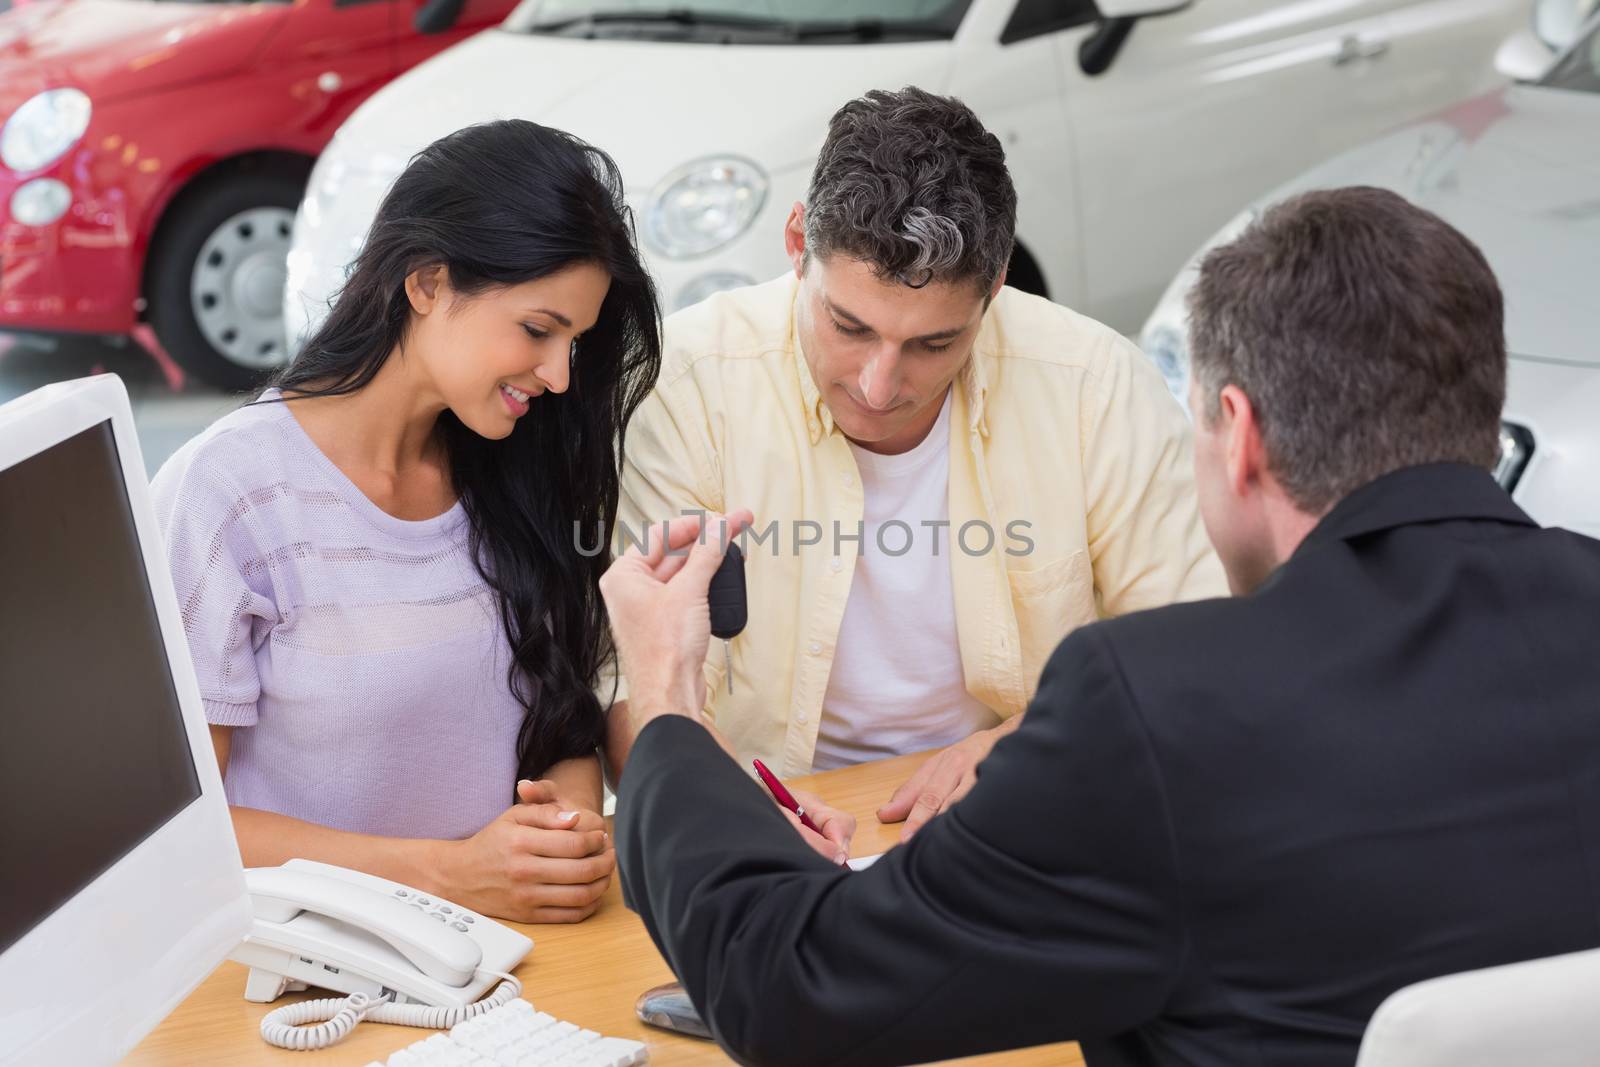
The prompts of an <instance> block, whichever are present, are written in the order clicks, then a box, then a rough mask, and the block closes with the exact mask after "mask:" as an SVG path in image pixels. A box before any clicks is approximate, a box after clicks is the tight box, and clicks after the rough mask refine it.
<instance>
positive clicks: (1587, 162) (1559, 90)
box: [1141, 0, 1600, 537]
mask: <svg viewBox="0 0 1600 1067" xmlns="http://www.w3.org/2000/svg"><path fill="white" fill-rule="evenodd" d="M1574 2H1576V3H1578V4H1580V5H1590V6H1593V3H1594V0H1542V4H1545V3H1547V4H1566V5H1569V6H1570V5H1572V4H1573V3H1574ZM1530 54H1531V55H1533V56H1537V54H1538V53H1537V49H1536V48H1535V49H1533V50H1532V51H1529V50H1528V49H1526V48H1524V49H1522V50H1521V55H1520V57H1519V56H1517V55H1513V56H1512V57H1511V58H1513V59H1515V58H1526V57H1527V56H1528V55H1530ZM1545 56H1546V58H1547V59H1548V52H1546V53H1545ZM1345 185H1375V186H1380V187H1382V188H1386V189H1392V190H1394V191H1395V192H1397V193H1399V194H1401V195H1402V196H1405V197H1406V198H1408V199H1409V200H1411V202H1413V203H1415V204H1418V205H1420V206H1422V207H1424V208H1427V209H1428V210H1429V211H1433V212H1435V213H1437V214H1438V215H1440V216H1441V217H1443V218H1444V219H1445V220H1446V221H1448V222H1449V223H1451V224H1452V225H1453V226H1455V227H1456V228H1457V229H1459V230H1461V231H1462V232H1463V233H1465V234H1466V235H1467V236H1468V237H1469V238H1471V239H1472V240H1473V241H1474V242H1476V243H1477V245H1478V246H1479V247H1480V248H1481V249H1483V253H1484V255H1485V256H1487V257H1488V260H1489V265H1490V266H1491V267H1492V268H1493V269H1494V272H1495V274H1496V276H1497V277H1498V278H1499V279H1500V285H1501V288H1502V290H1503V291H1504V293H1505V297H1506V342H1507V347H1508V349H1509V351H1510V354H1511V359H1510V365H1509V371H1508V375H1507V383H1506V389H1507V391H1506V407H1505V416H1504V419H1503V422H1502V432H1501V462H1500V465H1499V467H1498V469H1497V470H1496V472H1495V474H1496V477H1498V478H1499V479H1500V484H1501V485H1503V486H1505V487H1506V488H1507V489H1508V490H1510V491H1511V492H1512V494H1513V496H1514V497H1515V499H1516V500H1517V502H1518V503H1519V504H1521V505H1522V507H1523V508H1524V509H1526V510H1527V512H1528V513H1529V514H1530V515H1532V516H1533V517H1534V518H1535V519H1536V520H1538V521H1539V522H1541V523H1543V524H1544V525H1547V526H1563V527H1565V528H1567V529H1570V530H1575V531H1577V532H1579V533H1584V534H1587V535H1589V536H1591V537H1600V16H1597V17H1596V18H1595V19H1594V20H1593V21H1591V22H1590V24H1589V26H1588V28H1587V31H1586V32H1585V33H1584V35H1583V36H1582V37H1581V38H1580V39H1579V40H1578V41H1577V43H1576V44H1575V45H1573V46H1572V47H1571V48H1570V49H1569V50H1568V51H1567V52H1566V54H1565V55H1564V56H1562V57H1561V58H1560V59H1559V60H1558V61H1557V62H1556V64H1555V66H1554V67H1553V68H1551V69H1550V71H1549V72H1548V73H1547V74H1544V75H1543V76H1542V77H1541V78H1539V79H1538V80H1537V81H1535V82H1533V83H1531V84H1525V85H1516V86H1513V87H1512V88H1509V89H1506V90H1504V91H1501V92H1494V93H1490V94H1487V95H1484V96H1479V97H1476V98H1474V99H1470V100H1468V101H1466V102H1465V103H1462V104H1460V105H1459V106H1457V107H1454V108H1452V109H1450V110H1448V111H1446V112H1444V113H1443V114H1441V115H1439V116H1437V117H1436V118H1432V119H1429V120H1427V121H1424V122H1419V123H1417V124H1416V125H1414V126H1411V127H1408V128H1406V129H1403V130H1400V131H1397V132H1395V133H1393V134H1391V135H1390V136H1387V137H1383V138H1380V139H1379V140H1376V141H1373V142H1372V143H1370V144H1368V145H1365V146H1363V147H1361V148H1359V149H1356V150H1355V151H1352V152H1349V153H1346V154H1345V155H1342V156H1339V157H1338V158H1336V159H1333V160H1331V161H1329V162H1327V163H1325V164H1324V165H1322V166H1319V167H1317V168H1316V169H1314V170H1311V171H1309V172H1308V173H1306V174H1304V175H1302V176H1301V177H1299V178H1297V179H1295V180H1294V181H1292V182H1290V183H1288V184H1286V185H1284V186H1283V187H1282V188H1280V189H1278V190H1276V191H1275V192H1273V193H1272V194H1271V195H1269V196H1268V197H1265V198H1263V199H1262V201H1261V202H1260V203H1259V204H1257V205H1256V206H1254V207H1252V208H1249V209H1247V210H1246V211H1245V212H1244V213H1242V214H1241V215H1239V216H1238V217H1237V218H1236V219H1234V220H1233V221H1232V222H1230V223H1229V224H1228V225H1227V226H1225V227H1223V229H1222V230H1221V231H1220V232H1218V233H1217V234H1216V235H1215V236H1214V237H1213V238H1212V239H1211V240H1210V241H1208V242H1206V244H1205V245H1204V246H1203V247H1202V248H1201V250H1200V252H1198V253H1196V255H1195V257H1194V258H1193V259H1192V260H1191V261H1190V263H1189V265H1188V266H1186V267H1185V268H1184V269H1183V270H1182V271H1181V272H1180V273H1179V274H1178V276H1177V278H1175V279H1174V280H1173V282H1172V285H1171V286H1170V287H1169V288H1168V290H1167V292H1166V294H1165V295H1164V296H1163V297H1162V299H1161V302H1160V304H1159V305H1158V306H1157V308H1156V310H1155V312H1154V313H1153V314H1152V315H1151V316H1150V319H1149V321H1148V322H1147V323H1146V324H1145V327H1144V332H1143V335H1142V337H1141V342H1142V345H1143V347H1144V349H1145V352H1146V353H1147V354H1148V355H1149V356H1150V357H1151V358H1152V359H1153V360H1154V361H1155V362H1156V365H1157V366H1158V367H1160V368H1161V371H1162V373H1163V375H1165V376H1166V378H1167V383H1168V385H1169V386H1170V387H1171V388H1172V390H1173V393H1174V394H1175V395H1177V396H1179V397H1180V398H1183V397H1185V396H1186V391H1187V388H1188V369H1189V344H1188V331H1187V318H1188V316H1187V310H1186V304H1185V298H1186V297H1187V295H1188V293H1189V290H1190V288H1192V286H1193V284H1194V281H1195V277H1196V267H1197V265H1198V263H1199V260H1200V258H1201V256H1203V255H1204V253H1205V252H1207V251H1209V250H1210V249H1211V248H1214V247H1216V246H1217V245H1220V244H1222V243H1224V242H1226V241H1229V240H1231V239H1232V238H1233V237H1234V236H1236V235H1237V234H1238V233H1239V232H1240V231H1242V230H1243V229H1244V227H1245V226H1246V225H1247V224H1248V223H1249V222H1250V220H1251V219H1252V218H1254V217H1255V215H1256V214H1257V213H1258V212H1259V211H1260V210H1261V208H1263V207H1264V206H1266V205H1267V204H1270V203H1273V202H1275V201H1278V200H1281V199H1283V198H1284V197H1287V196H1291V195H1293V194H1295V193H1299V192H1304V191H1307V190H1310V189H1326V188H1336V187H1339V186H1345Z"/></svg>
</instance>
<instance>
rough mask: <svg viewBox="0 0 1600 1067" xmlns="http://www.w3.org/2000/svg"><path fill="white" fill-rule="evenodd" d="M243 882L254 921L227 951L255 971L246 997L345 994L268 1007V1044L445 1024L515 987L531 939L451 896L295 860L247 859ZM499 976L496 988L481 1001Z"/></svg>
mask: <svg viewBox="0 0 1600 1067" xmlns="http://www.w3.org/2000/svg"><path fill="white" fill-rule="evenodd" d="M245 883H246V885H247V887H248V888H249V890H250V898H251V903H252V904H253V906H254V908H255V925H254V927H253V928H252V929H251V931H250V935H249V936H248V937H247V938H246V939H245V941H244V943H243V944H241V945H240V946H239V947H238V948H237V949H235V950H234V951H233V953H232V954H231V955H230V957H229V958H230V959H234V960H237V961H238V962H240V963H243V964H246V965H247V966H248V967H249V968H250V976H249V978H248V979H247V980H246V983H245V993H244V995H245V999H246V1000H253V1001H258V1002H261V1003H269V1002H271V1001H274V1000H276V999H278V997H280V996H282V995H283V994H284V993H285V992H289V991H298V990H302V989H305V988H307V987H308V986H317V987H320V988H324V989H331V990H334V991H336V992H340V993H347V994H350V997H349V998H348V999H346V1000H320V1001H307V1002H304V1003H301V1004H294V1005H290V1006H289V1007H287V1008H281V1009H279V1010H278V1011H275V1012H272V1013H271V1014H269V1015H268V1016H267V1017H266V1018H265V1019H263V1020H262V1024H261V1030H262V1036H264V1037H265V1038H266V1039H267V1040H268V1041H270V1042H272V1043H273V1044H276V1045H281V1046H283V1047H287V1048H320V1047H323V1046H324V1045H328V1044H332V1043H333V1042H334V1041H338V1040H340V1039H341V1038H343V1037H344V1036H345V1034H347V1033H348V1032H349V1031H350V1030H351V1029H352V1028H353V1027H354V1026H355V1025H356V1023H358V1022H360V1021H361V1020H362V1019H363V1018H370V1019H373V1020H375V1021H380V1022H397V1023H404V1024H407V1025H411V1026H431V1027H435V1028H440V1029H443V1028H445V1027H449V1026H453V1025H455V1024H456V1023H458V1022H461V1021H463V1020H465V1019H468V1018H471V1017H473V1016H475V1015H479V1014H482V1013H483V1012H486V1011H489V1010H491V1009H492V1008H495V1007H498V1006H499V1005H501V1004H504V1003H506V1002H507V1001H509V1000H511V999H513V998H515V997H516V996H517V995H518V994H520V993H521V991H522V987H521V983H520V982H518V981H517V980H516V979H515V978H513V977H511V974H510V972H511V969H512V968H513V967H515V966H516V965H517V964H518V963H519V962H521V960H522V958H523V957H524V956H526V955H527V954H528V951H529V950H530V949H532V948H533V942H532V941H531V940H529V939H528V938H526V937H524V936H523V935H521V934H519V933H517V932H516V931H515V930H511V929H508V928H506V927H504V926H502V925H500V924H499V923H497V922H494V921H493V920H491V919H486V918H484V917H483V916H481V915H476V914H474V913H472V912H470V911H468V910H467V909H465V908H463V907H461V906H460V905H458V904H454V903H451V902H450V901H447V900H439V899H438V898H436V897H433V896H431V895H430V894H427V893H423V892H421V891H419V890H416V889H413V888H411V887H410V886H405V885H401V884H399V883H398V882H390V881H387V880H386V879H383V878H377V877H374V876H372V875H369V874H362V873H361V872H359V871H351V870H346V869H345V868H343V867H334V866H332V865H330V864H326V863H316V862H313V861H311V860H301V859H294V860H290V861H289V862H288V863H285V864H284V865H283V866H282V867H253V868H251V869H249V870H247V871H245ZM497 978H498V979H503V980H504V982H503V984H502V985H501V987H500V988H499V989H498V990H496V992H495V993H494V995H492V996H490V997H488V998H486V999H484V1000H482V1001H479V1000H478V998H479V997H480V996H481V995H482V994H483V993H484V992H485V991H486V990H488V988H489V987H490V986H491V985H493V984H494V982H495V980H496V979H497ZM414 1005H426V1006H427V1007H416V1006H414ZM323 1020H327V1022H326V1024H325V1025H323V1026H318V1027H302V1026H301V1025H300V1024H303V1023H308V1022H317V1021H323Z"/></svg>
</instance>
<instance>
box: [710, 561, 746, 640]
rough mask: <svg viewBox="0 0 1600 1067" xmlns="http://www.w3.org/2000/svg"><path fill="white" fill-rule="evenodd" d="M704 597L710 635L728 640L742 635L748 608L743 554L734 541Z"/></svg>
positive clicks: (712, 577)
mask: <svg viewBox="0 0 1600 1067" xmlns="http://www.w3.org/2000/svg"><path fill="white" fill-rule="evenodd" d="M706 597H707V599H708V600H709V601H710V602H711V636H713V637H720V638H722V639H723V640H724V641H731V640H733V639H734V638H735V637H738V636H739V635H740V634H741V633H743V632H744V624H745V623H746V622H748V621H749V617H750V608H749V604H748V602H747V601H746V599H745V587H744V553H743V552H741V551H739V545H738V543H737V542H729V544H728V552H727V554H726V555H724V556H723V557H722V565H721V566H719V567H718V568H717V573H716V574H713V575H712V576H711V587H710V589H709V590H707V592H706Z"/></svg>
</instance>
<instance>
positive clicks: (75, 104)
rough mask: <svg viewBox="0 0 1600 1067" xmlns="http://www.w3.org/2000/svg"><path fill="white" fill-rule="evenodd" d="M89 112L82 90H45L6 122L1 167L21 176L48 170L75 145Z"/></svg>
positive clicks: (0, 138)
mask: <svg viewBox="0 0 1600 1067" xmlns="http://www.w3.org/2000/svg"><path fill="white" fill-rule="evenodd" d="M92 110H93V109H92V108H91V107H90V106H89V97H88V94H86V93H84V92H83V90H81V89H46V90H45V91H44V92H42V93H40V94H38V95H37V96H35V97H33V98H32V99H30V100H29V101H28V102H27V103H25V104H23V105H22V106H21V107H19V108H17V110H16V111H14V112H12V114H11V117H10V118H9V119H7V120H6V124H5V128H4V129H3V130H0V163H4V164H5V165H6V166H8V167H10V168H11V169H12V170H15V171H20V172H23V173H27V172H28V171H33V170H38V169H39V168H41V167H48V166H49V165H50V164H52V163H54V162H55V161H56V160H58V159H60V158H61V157H62V156H64V155H66V153H67V149H69V148H71V147H72V146H73V145H75V144H77V143H78V138H80V137H82V136H83V131H84V130H87V129H88V128H89V114H90V112H91V111H92Z"/></svg>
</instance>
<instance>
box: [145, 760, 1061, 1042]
mask: <svg viewBox="0 0 1600 1067" xmlns="http://www.w3.org/2000/svg"><path fill="white" fill-rule="evenodd" d="M924 758H925V757H923V756H903V757H900V758H899V759H893V760H885V761H883V762H881V763H871V764H864V765H862V766H859V767H848V768H845V769H843V770H838V771H829V772H827V773H825V774H819V775H814V776H812V777H811V778H805V779H800V780H798V782H797V783H793V784H798V785H801V786H803V787H804V788H807V789H810V790H811V791H812V792H814V793H816V794H817V795H819V796H821V797H823V798H824V799H826V800H827V801H828V802H829V803H830V804H832V805H834V806H835V807H837V808H841V809H843V810H845V811H849V812H852V813H853V814H854V815H855V817H856V819H857V823H858V825H857V830H856V837H855V842H854V844H853V845H852V847H851V852H852V854H854V855H858V856H866V855H871V854H872V853H875V852H882V851H884V850H885V849H887V848H889V847H890V846H891V845H893V844H894V843H895V842H896V841H897V840H898V839H899V834H900V828H899V827H898V826H881V825H879V823H878V820H877V817H876V815H875V814H874V813H875V812H876V811H877V810H878V806H879V805H880V804H882V803H883V802H884V801H885V800H887V799H888V798H889V795H890V794H891V793H892V792H893V791H894V789H895V787H896V786H898V785H899V784H900V783H901V782H902V781H904V780H905V779H906V778H907V777H908V776H909V775H910V774H911V772H912V771H913V770H914V769H915V768H916V767H917V765H918V764H919V763H920V762H921V761H922V760H923V759H924ZM520 929H521V930H522V931H523V932H524V933H526V934H527V935H528V936H529V937H531V938H533V941H534V948H533V951H532V952H531V953H529V954H528V958H527V959H526V960H524V961H523V963H522V966H520V967H518V968H517V971H516V974H517V977H518V978H519V979H521V980H522V985H523V993H522V995H523V996H524V997H525V998H527V999H528V1000H529V1001H530V1002H532V1003H533V1004H534V1005H535V1006H536V1007H538V1008H539V1010H541V1011H547V1012H549V1013H550V1014H552V1015H554V1016H556V1017H557V1018H559V1019H567V1020H570V1021H572V1022H575V1023H577V1024H579V1025H580V1026H586V1027H589V1028H590V1029H593V1030H598V1031H599V1032H600V1033H602V1034H606V1035H608V1036H614V1037H627V1038H632V1039H634V1040H636V1041H643V1042H645V1043H646V1044H647V1045H649V1046H650V1062H651V1063H652V1064H654V1065H656V1067H679V1065H689V1064H723V1063H728V1062H730V1061H729V1060H728V1058H727V1056H726V1055H724V1054H723V1053H722V1051H721V1050H720V1049H718V1048H717V1046H716V1045H714V1044H712V1043H711V1042H709V1041H698V1040H695V1039H693V1038H687V1037H680V1036H678V1035H676V1034H669V1033H666V1032H664V1031H661V1030H655V1029H652V1028H650V1027H647V1026H645V1025H644V1024H643V1023H641V1022H639V1021H638V1019H636V1018H635V1017H634V1014H633V1003H634V1001H635V1000H636V999H637V998H638V996H639V994H640V993H642V992H644V991H645V990H646V989H649V988H650V987H652V986H657V985H661V984H662V983H664V982H670V981H672V980H673V977H672V972H671V971H670V970H668V968H667V965H666V963H665V962H664V961H663V960H662V959H661V956H660V954H659V953H658V952H656V948H655V945H654V944H652V943H651V941H650V937H649V935H648V934H646V933H645V929H644V924H643V923H642V922H640V921H639V917H638V916H637V915H635V914H633V912H631V911H628V910H627V909H626V908H624V907H623V906H622V891H621V887H620V883H619V881H618V880H613V881H612V883H611V888H610V890H608V891H607V893H606V896H605V899H604V902H603V903H602V905H601V908H600V910H599V911H598V912H597V913H595V915H593V916H592V917H591V918H590V919H588V920H587V921H586V922H582V923H579V924H577V925H576V926H523V927H520ZM244 979H245V968H244V967H243V966H242V965H240V964H237V963H232V962H228V963H224V964H223V965H222V966H220V967H218V968H217V969H216V971H215V972H213V973H212V975H211V976H210V977H209V978H207V979H206V980H205V981H204V982H203V983H201V985H200V987H199V988H198V989H196V990H195V991H194V993H192V994H191V995H190V996H189V998H188V999H187V1000H185V1001H184V1002H183V1003H182V1004H181V1005H179V1006H178V1009H177V1010H176V1011H174V1012H173V1013H172V1015H171V1016H170V1017H168V1019H167V1020H166V1022H164V1023H162V1024H161V1026H160V1027H159V1028H158V1029H157V1030H156V1031H155V1032H154V1033H152V1034H151V1035H150V1036H149V1037H147V1038H146V1039H145V1040H144V1041H143V1043H141V1044H140V1045H139V1046H138V1047H137V1048H135V1049H134V1050H133V1053H132V1054H131V1055H130V1056H129V1057H128V1058H127V1059H126V1060H124V1061H123V1062H124V1064H128V1065H150V1064H162V1065H181V1067H191V1065H194V1064H208V1065H209V1064H228V1065H249V1064H263V1065H276V1067H285V1065H290V1064H297V1065H300V1067H317V1065H327V1064H350V1065H355V1067H361V1065H363V1064H366V1063H368V1062H370V1061H372V1060H380V1061H381V1060H383V1059H386V1058H387V1057H388V1056H389V1054H390V1053H392V1052H395V1051H396V1050H398V1049H401V1048H404V1047H405V1046H406V1045H409V1044H411V1043H412V1042H413V1041H418V1040H421V1039H422V1038H425V1037H427V1036H428V1034H429V1032H430V1031H427V1030H416V1029H412V1028H410V1027H402V1026H385V1025H381V1024H378V1023H364V1024H362V1025H361V1026H358V1027H357V1028H356V1029H355V1031H354V1032H353V1033H352V1034H351V1035H350V1037H349V1038H347V1039H346V1040H345V1041H343V1042H342V1043H340V1044H338V1045H335V1046H334V1047H333V1048H330V1049H324V1050H322V1051H319V1052H285V1051H283V1050H281V1049H276V1048H273V1047H271V1046H270V1045H268V1044H267V1043H266V1042H264V1041H262V1040H261V1033H260V1025H261V1017H262V1016H263V1015H265V1014H266V1013H267V1011H269V1010H270V1009H271V1008H274V1007H278V1006H281V1005H283V1004H287V1003H289V1002H290V1000H291V999H292V997H285V998H283V999H280V1000H279V1001H278V1002H277V1003H276V1004H273V1005H270V1006H268V1005H263V1004H252V1003H250V1002H249V1001H246V1000H245V999H244ZM309 995H313V994H300V996H302V997H304V996H309ZM314 995H316V996H326V995H327V994H326V993H316V994H314ZM960 1062H961V1063H963V1064H968V1065H982V1067H1002V1065H1003V1067H1046V1065H1049V1067H1063V1065H1065V1067H1070V1065H1073V1064H1081V1063H1083V1057H1082V1055H1081V1053H1079V1051H1078V1048H1077V1046H1076V1045H1072V1044H1062V1045H1048V1046H1044V1047H1041V1048H1035V1049H1028V1050H1025V1051H1020V1052H1010V1053H1002V1054H998V1055H993V1056H980V1057H975V1058H972V1059H967V1060H962V1061H960Z"/></svg>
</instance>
